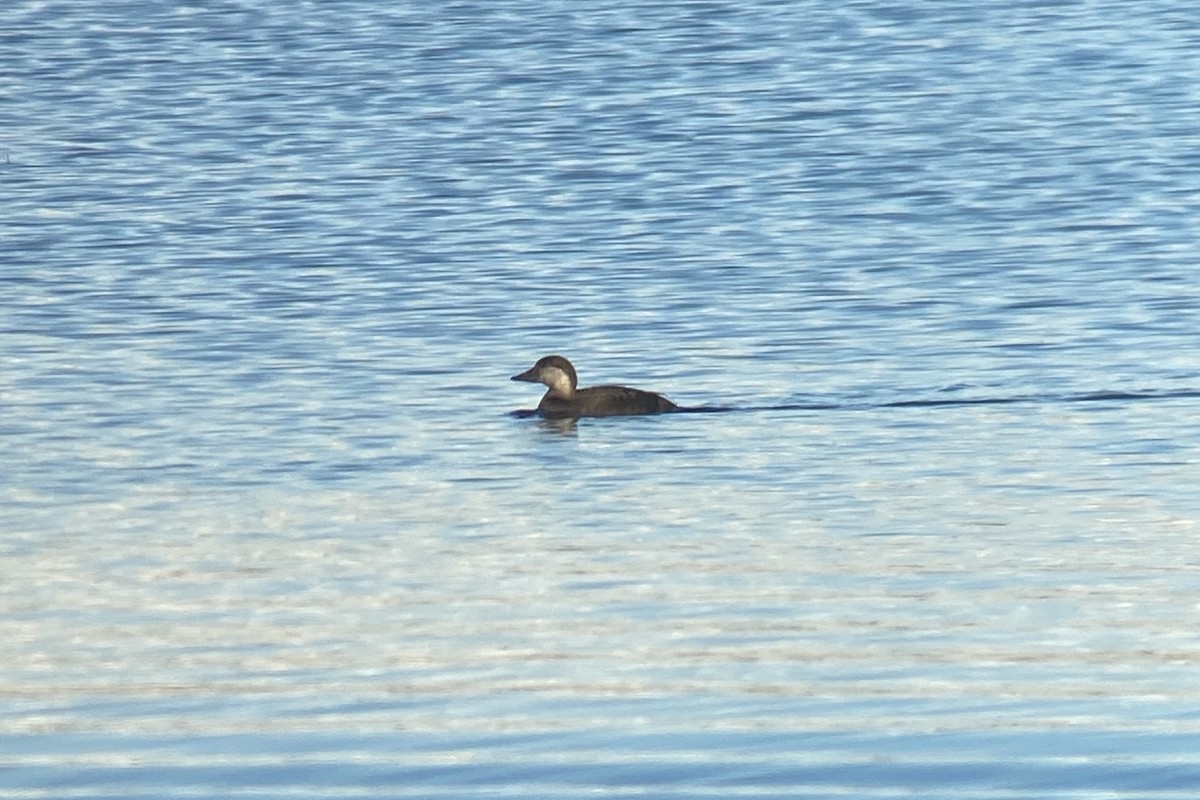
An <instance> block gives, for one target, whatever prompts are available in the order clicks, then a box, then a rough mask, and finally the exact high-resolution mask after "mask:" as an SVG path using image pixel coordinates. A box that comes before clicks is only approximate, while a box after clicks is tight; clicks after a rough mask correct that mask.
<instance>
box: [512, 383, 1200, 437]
mask: <svg viewBox="0 0 1200 800" xmlns="http://www.w3.org/2000/svg"><path fill="white" fill-rule="evenodd" d="M1196 398H1200V390H1197V389H1180V390H1171V391H1141V392H1123V391H1100V392H1082V393H1077V394H1025V395H1014V396H1012V397H948V398H922V399H916V400H891V401H888V402H883V403H836V402H804V403H779V404H776V405H767V406H681V407H680V408H679V409H678V410H676V411H674V412H672V413H674V414H724V413H732V412H736V411H741V412H756V413H757V412H764V411H869V410H872V409H881V408H939V407H943V406H1003V405H1017V404H1022V403H1027V404H1035V403H1036V404H1062V403H1098V402H1138V401H1148V400H1186V399H1196ZM509 416H510V417H516V418H518V419H525V418H527V417H537V416H539V413H538V410H537V409H535V408H523V409H518V410H516V411H510V412H509ZM544 422H545V423H547V424H548V425H550V424H554V426H555V427H556V428H559V429H570V428H572V427H573V426H574V423H575V420H574V419H551V420H544ZM559 423H562V424H561V425H559Z"/></svg>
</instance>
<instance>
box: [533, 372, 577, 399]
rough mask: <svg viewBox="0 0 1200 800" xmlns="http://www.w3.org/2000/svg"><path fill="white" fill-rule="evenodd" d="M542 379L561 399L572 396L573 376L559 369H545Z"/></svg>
mask: <svg viewBox="0 0 1200 800" xmlns="http://www.w3.org/2000/svg"><path fill="white" fill-rule="evenodd" d="M541 378H542V383H544V384H546V385H547V386H548V387H550V391H552V392H554V393H555V394H557V395H559V396H560V397H570V396H571V394H572V390H571V376H570V375H568V374H567V373H565V372H563V371H562V370H561V369H559V368H558V367H544V368H543V369H542V375H541Z"/></svg>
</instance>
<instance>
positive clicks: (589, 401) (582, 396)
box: [512, 356, 679, 419]
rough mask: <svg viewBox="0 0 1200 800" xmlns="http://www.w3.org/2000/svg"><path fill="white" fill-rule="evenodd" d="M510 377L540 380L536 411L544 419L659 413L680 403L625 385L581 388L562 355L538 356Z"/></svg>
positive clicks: (573, 369)
mask: <svg viewBox="0 0 1200 800" xmlns="http://www.w3.org/2000/svg"><path fill="white" fill-rule="evenodd" d="M512 380H514V381H527V382H529V383H542V384H545V385H546V386H547V387H548V388H547V390H546V394H544V395H542V401H541V402H540V403H538V411H539V412H540V413H541V415H542V416H543V417H546V418H547V419H576V418H579V417H615V416H624V415H630V414H661V413H664V412H668V411H678V410H679V406H677V405H675V404H674V403H672V402H671V401H670V400H668V399H667V398H665V397H663V396H662V395H661V394H656V393H654V392H646V391H643V390H641V389H631V388H630V387H628V386H592V387H589V388H587V389H580V388H578V387H579V378H577V377H576V375H575V367H573V366H571V362H570V361H567V359H565V358H563V357H562V356H544V357H542V358H539V359H538V361H537V363H536V364H534V365H533V366H532V367H530V368H529V369H527V370H525V371H524V372H522V373H521V374H520V375H513V376H512Z"/></svg>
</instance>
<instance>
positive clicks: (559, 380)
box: [512, 356, 579, 399]
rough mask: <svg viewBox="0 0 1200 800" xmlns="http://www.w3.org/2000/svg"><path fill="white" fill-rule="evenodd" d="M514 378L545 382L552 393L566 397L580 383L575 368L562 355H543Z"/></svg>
mask: <svg viewBox="0 0 1200 800" xmlns="http://www.w3.org/2000/svg"><path fill="white" fill-rule="evenodd" d="M512 380H514V381H527V382H528V383H542V384H545V385H546V386H547V387H549V389H550V394H552V395H555V396H557V397H562V398H564V399H569V398H570V397H571V396H572V395H574V394H575V388H576V387H577V386H578V385H579V379H578V378H577V377H576V376H575V368H574V367H573V366H571V362H570V361H567V360H566V359H565V358H563V357H562V356H543V357H542V358H539V359H538V361H537V363H536V364H534V365H533V366H532V367H530V368H529V369H527V370H525V371H524V372H522V373H521V374H520V375H513V376H512Z"/></svg>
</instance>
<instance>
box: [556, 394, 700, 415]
mask: <svg viewBox="0 0 1200 800" xmlns="http://www.w3.org/2000/svg"><path fill="white" fill-rule="evenodd" d="M538 410H539V411H541V412H542V415H543V416H546V417H617V416H626V415H631V414H662V413H665V412H668V411H678V410H679V406H677V405H675V404H674V403H672V402H671V401H670V400H668V399H667V398H665V397H663V396H662V395H661V394H656V393H654V392H647V391H643V390H641V389H632V388H630V387H628V386H592V387H589V388H587V389H580V390H579V391H577V392H575V395H574V396H573V397H571V399H569V400H564V399H563V398H561V397H553V396H551V395H550V394H547V395H546V396H545V397H543V398H542V402H541V403H539V404H538Z"/></svg>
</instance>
